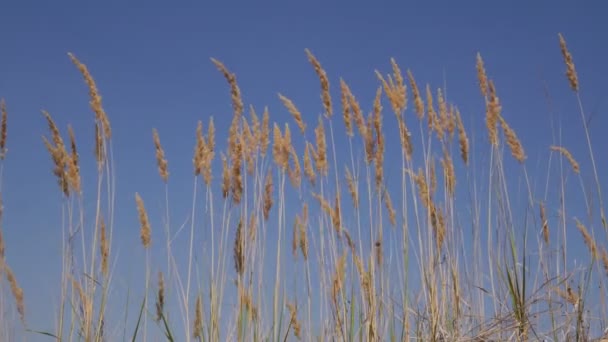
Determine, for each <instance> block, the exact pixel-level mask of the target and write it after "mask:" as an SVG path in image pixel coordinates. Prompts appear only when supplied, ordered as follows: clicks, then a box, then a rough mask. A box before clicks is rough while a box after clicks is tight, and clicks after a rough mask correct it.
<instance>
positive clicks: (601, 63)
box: [0, 1, 608, 328]
mask: <svg viewBox="0 0 608 342" xmlns="http://www.w3.org/2000/svg"><path fill="white" fill-rule="evenodd" d="M607 10H608V5H606V4H605V3H604V2H600V1H598V2H586V3H585V4H584V6H583V5H580V4H578V3H575V2H568V3H566V2H562V3H556V2H551V3H549V2H544V3H541V2H535V3H533V4H532V3H528V2H519V3H514V2H506V1H503V2H482V1H475V2H473V1H471V2H466V3H465V2H458V3H455V2H449V3H448V2H446V3H442V4H431V3H430V2H419V3H418V4H416V5H414V4H413V3H409V4H406V3H405V2H401V3H400V4H396V2H395V3H392V4H388V3H387V4H384V5H382V6H380V5H375V6H372V5H369V4H365V5H364V4H354V3H349V4H346V3H324V4H321V3H320V2H319V3H313V2H300V3H295V2H294V3H287V2H284V3H280V4H279V3H274V4H270V3H264V4H263V3H257V2H255V3H254V2H247V3H244V4H236V3H232V2H222V3H220V2H216V3H211V2H209V3H205V4H203V3H202V2H196V3H195V2H188V3H185V2H184V3H179V4H178V3H173V4H171V5H169V3H168V2H158V1H147V2H145V3H143V2H141V3H140V4H135V3H134V2H129V3H127V2H120V3H119V2H114V3H110V2H98V3H85V2H71V3H68V2H42V1H39V2H33V1H21V2H17V1H5V2H3V3H2V4H0V46H1V48H0V97H3V98H5V99H6V103H7V108H8V111H9V122H8V124H9V131H8V148H9V152H8V155H7V158H6V160H5V162H4V174H3V187H2V198H3V201H4V207H5V215H4V221H3V229H4V237H5V241H6V244H7V257H8V260H9V262H10V264H11V265H12V267H13V268H14V269H15V271H16V272H17V276H18V277H19V279H20V281H21V284H22V287H23V289H24V291H25V294H26V298H27V302H26V304H27V310H28V316H29V317H30V321H31V322H32V323H33V324H39V325H41V326H40V327H41V328H43V327H48V324H49V323H50V321H48V319H49V317H48V316H47V315H48V313H45V312H44V310H43V311H40V310H38V309H44V308H48V306H49V305H54V303H53V300H52V299H51V298H52V296H53V294H54V293H56V292H55V291H56V287H55V286H56V285H54V284H57V280H58V276H57V271H58V270H59V255H60V224H61V216H60V215H61V214H60V202H59V200H58V199H59V191H58V188H57V186H56V183H55V179H54V178H53V175H52V174H51V161H50V158H49V156H48V154H47V152H46V151H45V149H44V146H43V144H42V141H41V135H43V134H47V129H46V126H45V122H44V120H43V117H42V116H41V114H40V111H41V110H42V109H45V110H48V111H49V112H50V113H51V115H53V117H54V119H55V120H56V122H57V124H58V125H59V126H60V128H61V129H62V131H63V132H67V131H66V125H67V124H68V123H71V124H72V125H73V126H74V129H75V131H76V137H77V139H78V140H79V141H81V147H80V153H81V155H82V156H83V159H88V158H90V152H91V151H92V144H91V141H92V136H93V114H92V113H91V112H90V109H89V107H88V96H87V89H86V87H85V85H84V83H83V81H82V78H81V75H80V74H79V73H78V72H77V70H76V69H75V68H74V66H73V65H72V64H71V63H70V61H69V59H68V57H67V52H73V53H74V54H75V55H76V56H77V57H78V58H79V59H80V60H81V61H82V62H83V63H85V64H87V66H88V67H89V70H90V71H91V73H92V74H93V76H94V78H95V80H96V82H97V86H98V88H99V89H100V92H101V94H102V96H103V101H104V107H105V109H106V111H107V113H108V115H109V118H110V121H111V123H112V127H113V144H114V150H115V151H114V157H115V162H116V168H117V175H118V176H117V180H116V181H117V202H116V203H117V207H118V208H120V210H119V211H118V213H117V216H116V224H117V228H116V235H115V248H117V251H118V252H119V253H120V254H121V255H120V256H119V258H121V259H119V263H121V262H120V260H129V259H131V258H130V253H135V254H134V255H136V257H135V258H133V259H131V260H134V261H133V265H129V263H127V265H126V266H120V269H121V270H122V271H117V273H120V274H125V273H127V274H128V273H129V272H130V270H132V269H137V268H138V267H139V265H141V263H139V262H140V261H141V257H142V255H141V253H140V251H138V250H137V251H133V250H132V246H134V245H138V244H139V240H138V239H139V238H138V223H137V221H136V211H135V206H134V201H133V193H134V192H136V191H139V192H140V194H141V195H142V196H143V198H144V200H145V201H146V205H147V207H148V210H149V211H151V212H158V209H159V208H161V205H162V190H163V187H162V185H161V183H160V181H159V178H158V174H157V173H156V169H155V159H154V150H153V145H152V140H151V130H152V128H153V127H156V128H158V129H159V132H160V136H161V140H162V142H163V145H164V148H165V152H166V154H167V157H168V159H169V167H170V172H171V179H172V180H171V185H170V187H171V196H172V198H174V201H173V202H172V207H174V208H175V212H174V213H173V215H174V218H173V221H174V223H175V222H178V223H181V222H182V221H184V220H185V219H186V215H187V214H188V210H189V209H188V208H189V206H188V205H189V203H190V200H191V187H192V183H191V175H192V167H191V158H192V150H193V146H194V130H195V126H196V122H197V121H198V120H203V122H205V124H206V123H207V121H208V118H209V116H211V115H213V117H214V120H215V122H216V125H217V128H218V132H219V134H218V135H219V139H220V141H218V144H219V146H218V147H219V148H222V147H223V144H224V143H225V141H223V140H222V139H223V135H222V133H223V132H225V131H226V129H227V127H228V124H229V119H230V118H231V104H230V97H229V90H228V87H227V86H226V84H225V81H224V79H223V78H222V76H221V74H220V73H218V72H217V71H216V69H215V67H214V66H213V64H212V63H211V62H210V60H209V58H211V57H215V58H217V59H219V60H221V61H223V62H224V63H225V64H226V66H228V68H230V69H231V70H232V71H233V72H235V73H236V74H237V78H238V82H239V85H240V87H241V90H242V92H243V98H244V101H245V103H246V104H247V105H248V104H253V105H254V106H255V107H256V108H257V109H258V111H259V112H261V110H262V108H263V106H265V105H268V106H269V108H270V112H271V118H272V119H274V120H277V121H279V122H283V121H286V122H290V125H291V126H292V127H293V128H295V126H294V125H293V124H292V123H291V121H290V118H289V117H288V114H287V112H286V111H285V110H284V109H283V107H282V106H281V103H280V102H279V100H278V98H277V92H281V93H282V94H284V95H286V96H288V97H290V98H291V99H292V100H293V101H294V102H295V103H296V105H297V106H298V107H299V108H300V110H301V111H302V113H303V115H304V119H305V121H307V122H308V123H309V126H312V125H313V123H314V122H315V120H316V118H317V115H318V114H319V113H321V110H322V109H321V105H320V101H319V96H318V79H317V78H316V76H315V74H314V72H313V70H312V68H311V67H310V65H309V64H308V62H307V60H306V56H305V54H304V49H305V48H309V49H311V51H312V52H313V53H314V54H315V55H316V56H317V57H318V58H319V60H320V61H321V63H322V64H323V66H324V68H325V69H326V70H327V72H328V74H329V77H330V82H331V85H332V92H334V93H335V94H336V95H335V96H334V102H335V104H336V106H337V105H338V103H339V100H338V97H337V92H336V90H337V86H338V84H339V83H338V80H339V77H343V78H344V79H345V80H346V81H347V82H348V83H349V84H350V86H351V89H353V91H354V92H355V94H356V95H357V97H358V98H359V100H360V102H361V103H362V104H363V106H364V108H365V109H366V110H369V109H370V108H371V100H372V98H373V95H374V91H375V87H376V86H377V80H376V77H375V75H374V70H375V69H378V70H381V71H382V72H388V71H389V70H390V64H389V58H390V57H394V58H395V59H396V60H397V62H398V63H399V64H400V66H401V68H402V70H406V69H411V70H412V72H413V73H414V75H415V77H416V79H417V81H418V82H419V83H422V84H423V83H426V82H428V83H430V84H431V86H432V87H434V88H436V87H440V86H442V85H443V84H444V82H446V84H447V96H448V98H449V100H450V101H453V102H455V103H456V104H457V105H458V106H459V108H460V111H461V112H462V113H463V116H464V118H465V122H466V123H465V124H466V125H467V126H468V127H469V128H470V129H473V130H475V132H476V133H475V134H476V139H485V135H484V134H485V131H484V123H483V101H482V98H481V96H480V95H479V90H478V88H477V86H476V84H477V83H476V82H477V79H476V73H475V55H476V53H477V52H480V53H481V54H482V56H483V58H484V60H485V63H486V68H487V70H488V73H489V75H490V76H491V78H493V79H494V81H495V83H496V86H497V91H498V94H499V96H500V98H501V101H502V104H503V109H504V111H503V114H504V116H505V118H506V119H507V120H508V121H509V123H510V124H511V126H512V127H513V128H514V129H515V130H516V131H517V132H518V135H519V136H520V138H521V140H522V142H523V144H524V146H525V147H526V151H527V154H528V156H529V159H528V167H529V169H528V171H529V172H530V174H531V176H532V178H533V179H536V180H540V183H538V184H537V185H538V187H539V189H542V186H544V184H543V183H542V179H543V175H544V173H545V172H546V167H544V165H545V164H543V163H542V162H540V161H538V162H537V158H546V156H547V146H548V145H549V144H551V143H552V140H551V139H552V138H551V134H552V132H551V130H550V125H549V121H548V119H549V110H548V105H547V99H546V98H545V97H544V95H543V87H544V85H545V84H546V86H547V87H548V90H549V93H550V96H551V101H552V104H551V106H552V107H553V110H554V111H555V112H556V115H559V116H560V117H561V126H562V127H563V135H562V138H563V144H564V145H566V146H568V147H569V148H570V150H571V151H572V152H573V153H574V154H575V156H578V159H579V161H580V162H581V164H583V165H584V166H585V165H588V160H587V153H586V147H585V144H584V139H583V137H584V136H583V131H582V126H581V124H580V118H579V114H578V111H577V107H576V100H575V98H574V96H573V94H572V92H571V91H570V90H569V88H568V86H567V82H566V80H565V77H564V71H565V70H564V66H563V62H562V59H561V55H560V53H559V47H558V41H557V33H558V32H562V33H563V34H564V36H565V38H566V40H567V42H568V46H569V48H570V51H571V52H572V53H573V55H574V61H575V63H576V67H577V70H578V73H579V79H580V82H581V91H582V98H583V102H584V105H585V106H586V110H587V111H589V112H593V113H594V116H593V119H592V121H591V123H592V127H591V131H592V139H593V141H594V145H595V148H596V155H597V159H598V167H599V169H600V170H606V169H607V167H608V165H607V164H608V161H607V159H606V158H604V156H605V149H604V146H607V145H606V144H608V139H607V138H606V135H604V134H602V130H603V129H602V128H604V127H606V125H608V118H607V117H606V115H605V112H606V109H607V108H608V100H607V96H606V93H607V91H608V87H607V86H606V81H605V79H606V75H608V65H607V63H606V60H608V45H607V44H605V43H603V41H605V39H604V38H605V37H604V36H605V34H606V32H608V21H606V20H605V18H606V15H607V14H608V11H607ZM336 108H337V107H336ZM385 108H386V112H385V113H386V114H385V116H386V118H387V120H388V119H393V117H392V114H390V112H389V106H388V105H385ZM336 122H337V124H335V125H336V126H338V127H342V125H341V121H336ZM294 132H295V129H294ZM87 153H89V154H87ZM485 153H487V151H486V152H485ZM88 160H89V161H91V163H90V165H88V166H83V172H84V173H85V177H87V176H86V175H87V173H86V172H89V173H88V175H90V176H89V177H88V180H86V179H85V182H91V184H94V183H92V182H94V181H95V180H94V178H93V177H92V175H93V173H92V172H93V171H94V169H93V168H92V166H91V165H92V159H88ZM542 160H545V159H542ZM584 166H583V175H584V176H585V177H586V178H585V179H586V180H589V181H591V180H592V179H591V178H590V177H591V173H590V172H589V169H588V168H587V169H586V170H585V168H584ZM388 172H390V170H389V171H388ZM395 172H396V171H395ZM604 179H605V177H604ZM606 191H608V189H606V188H605V189H604V192H606ZM87 192H88V193H89V194H92V193H93V188H92V187H88V188H85V193H87ZM85 196H86V194H85ZM93 204H94V200H93V199H88V200H85V211H86V212H88V213H92V212H93ZM155 215H156V217H154V216H155ZM152 219H153V220H156V222H160V221H159V220H160V215H157V214H152ZM157 225H159V224H157ZM127 256H129V258H127ZM123 271H124V272H123ZM134 272H135V271H134ZM137 279H138V278H137V277H133V279H131V278H130V277H127V278H126V279H124V281H125V282H132V284H133V286H135V284H137ZM133 282H134V283H133ZM42 283H44V284H45V285H44V286H41V284H42ZM47 284H51V285H47ZM36 327H37V326H36Z"/></svg>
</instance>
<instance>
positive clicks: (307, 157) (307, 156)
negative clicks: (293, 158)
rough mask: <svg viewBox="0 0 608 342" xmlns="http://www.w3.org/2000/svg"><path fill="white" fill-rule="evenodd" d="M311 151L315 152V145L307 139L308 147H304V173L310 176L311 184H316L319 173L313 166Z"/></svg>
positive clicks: (307, 176)
mask: <svg viewBox="0 0 608 342" xmlns="http://www.w3.org/2000/svg"><path fill="white" fill-rule="evenodd" d="M311 153H314V147H313V146H312V144H311V143H310V142H308V141H307V142H306V147H305V148H304V174H305V175H306V178H308V181H309V182H310V184H311V185H312V186H315V183H316V179H317V174H316V173H315V169H314V168H313V166H312V159H311Z"/></svg>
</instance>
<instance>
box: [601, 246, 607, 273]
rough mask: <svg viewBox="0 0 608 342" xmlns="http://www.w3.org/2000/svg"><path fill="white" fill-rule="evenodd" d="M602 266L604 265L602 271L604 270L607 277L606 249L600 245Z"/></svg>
mask: <svg viewBox="0 0 608 342" xmlns="http://www.w3.org/2000/svg"><path fill="white" fill-rule="evenodd" d="M602 266H603V267H604V272H606V276H607V277H608V251H607V250H606V248H605V247H602Z"/></svg>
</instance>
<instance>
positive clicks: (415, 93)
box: [407, 70, 424, 120]
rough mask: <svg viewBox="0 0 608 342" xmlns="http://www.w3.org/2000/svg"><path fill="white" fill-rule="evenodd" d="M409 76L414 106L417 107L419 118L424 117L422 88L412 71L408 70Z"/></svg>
mask: <svg viewBox="0 0 608 342" xmlns="http://www.w3.org/2000/svg"><path fill="white" fill-rule="evenodd" d="M407 78H408V79H409V81H410V88H412V96H413V97H414V108H415V109H416V115H417V116H418V119H420V120H422V119H424V101H423V100H422V96H420V90H419V89H418V84H416V79H415V78H414V75H412V72H411V71H409V70H408V71H407Z"/></svg>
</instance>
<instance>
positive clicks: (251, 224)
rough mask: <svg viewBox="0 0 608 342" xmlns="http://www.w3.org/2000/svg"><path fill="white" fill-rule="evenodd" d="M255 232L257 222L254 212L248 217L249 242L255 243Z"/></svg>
mask: <svg viewBox="0 0 608 342" xmlns="http://www.w3.org/2000/svg"><path fill="white" fill-rule="evenodd" d="M257 231H258V221H257V216H256V213H255V211H253V212H252V213H251V215H250V216H249V225H248V226H247V232H248V236H249V241H251V242H253V241H255V239H256V237H257Z"/></svg>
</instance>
